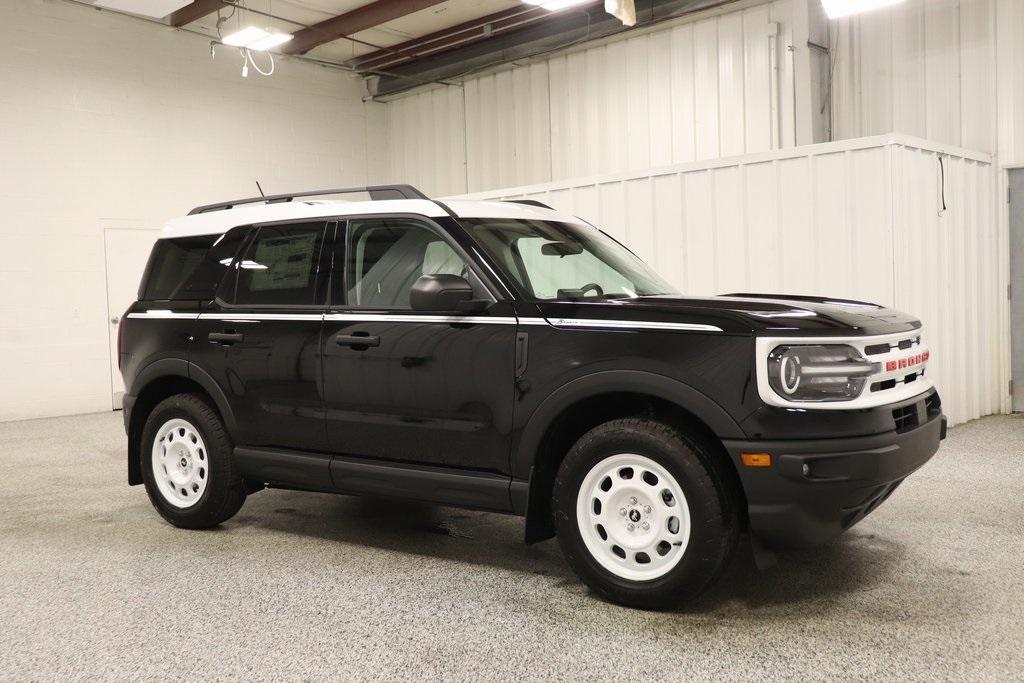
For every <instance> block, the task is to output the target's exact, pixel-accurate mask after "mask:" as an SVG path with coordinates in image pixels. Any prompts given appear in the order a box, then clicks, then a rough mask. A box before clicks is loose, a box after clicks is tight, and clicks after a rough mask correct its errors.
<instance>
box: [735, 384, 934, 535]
mask: <svg viewBox="0 0 1024 683" xmlns="http://www.w3.org/2000/svg"><path fill="white" fill-rule="evenodd" d="M933 397H934V398H933ZM897 411H899V413H897ZM893 412H894V417H896V415H897V414H899V415H901V416H903V415H909V416H910V417H912V418H914V419H912V420H911V419H902V420H901V421H900V422H898V423H897V424H900V425H902V427H901V428H899V429H897V430H894V431H890V432H886V433H884V434H875V435H872V436H863V437H855V438H841V439H814V440H790V441H726V442H725V447H726V450H727V451H728V452H729V455H730V457H732V458H733V461H734V462H735V463H736V467H737V470H738V471H739V474H740V480H741V481H742V483H743V488H744V490H745V492H746V496H747V506H748V512H749V519H750V531H751V534H753V535H754V537H755V538H757V540H759V541H760V542H761V543H763V544H765V545H768V546H773V547H806V546H812V545H817V544H820V543H822V542H824V541H827V540H828V539H830V538H832V537H834V536H836V535H838V534H840V533H842V532H843V531H845V530H846V529H849V528H850V527H851V526H853V525H854V524H856V523H857V522H859V521H860V520H862V519H863V518H864V517H866V516H867V515H868V514H870V513H871V512H872V511H874V510H875V508H877V507H878V506H879V505H881V503H882V502H883V501H884V500H885V499H886V498H888V497H889V496H890V495H891V494H892V492H893V491H894V490H896V487H897V486H899V485H900V484H901V483H902V482H903V480H904V479H905V478H906V477H907V476H908V475H910V474H911V473H912V472H914V471H915V470H916V469H918V468H919V467H921V466H922V465H924V464H925V463H926V462H928V460H929V459H930V458H931V457H932V456H933V455H934V454H935V452H936V451H937V450H938V449H939V442H940V441H941V440H942V439H944V438H945V436H946V418H945V416H944V415H942V411H941V408H940V407H939V402H938V395H937V394H935V393H934V392H931V393H929V394H927V395H926V396H924V397H921V398H920V399H917V400H913V401H907V402H904V403H900V404H894V406H893ZM807 417H808V419H813V417H811V416H810V415H808V416H807ZM741 453H770V454H771V455H772V464H771V466H770V467H764V468H756V467H744V466H743V464H742V462H741V460H740V454H741Z"/></svg>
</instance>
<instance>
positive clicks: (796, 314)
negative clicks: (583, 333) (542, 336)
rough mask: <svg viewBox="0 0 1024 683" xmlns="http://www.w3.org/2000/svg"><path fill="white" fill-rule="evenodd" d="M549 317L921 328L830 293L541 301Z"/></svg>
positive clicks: (749, 327) (751, 327) (884, 330)
mask: <svg viewBox="0 0 1024 683" xmlns="http://www.w3.org/2000/svg"><path fill="white" fill-rule="evenodd" d="M539 308H540V313H541V315H543V316H544V317H547V318H583V319H608V320H623V321H626V320H636V321H647V322H664V323H692V324H703V325H714V326H716V327H719V328H721V329H722V330H723V331H724V332H731V333H744V334H772V335H779V336H786V335H791V334H792V335H802V336H806V335H808V334H811V335H821V336H832V335H836V336H841V335H847V336H848V335H858V336H861V335H863V336H867V335H875V334H893V333H897V332H909V331H913V330H915V329H918V328H919V327H921V323H920V321H918V320H917V319H916V318H914V317H913V316H910V315H907V314H905V313H901V312H899V311H896V310H893V309H891V308H885V307H884V306H879V305H877V304H871V303H866V302H863V301H852V300H849V299H835V298H828V297H812V296H791V295H783V294H728V295H724V296H713V297H706V298H701V297H685V296H679V295H659V296H644V297H637V298H635V299H610V300H601V301H594V302H589V301H574V302H543V303H541V304H539Z"/></svg>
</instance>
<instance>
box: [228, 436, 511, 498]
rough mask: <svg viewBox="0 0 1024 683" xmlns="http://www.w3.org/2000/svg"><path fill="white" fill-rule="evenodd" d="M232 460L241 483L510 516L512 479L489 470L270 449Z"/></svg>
mask: <svg viewBox="0 0 1024 683" xmlns="http://www.w3.org/2000/svg"><path fill="white" fill-rule="evenodd" d="M234 460H235V467H236V468H237V469H238V471H239V473H240V474H241V475H242V476H243V477H244V478H245V479H247V480H250V481H253V482H260V483H265V484H267V485H269V486H271V487H275V488H289V489H301V490H305V491H322V492H326V493H346V494H351V495H357V496H380V497H385V498H406V499H409V500H420V501H424V502H428V503H438V504H440V505H452V506H456V507H466V508H474V509H478V510H489V511H491V512H505V513H512V512H514V510H513V506H512V500H511V494H510V486H511V483H512V480H511V477H508V476H503V475H500V474H493V473H490V472H474V471H467V470H456V469H452V468H448V467H429V466H422V465H409V464H405V463H393V462H385V461H381V460H369V459H366V458H354V457H350V456H341V455H335V456H331V455H328V454H320V453H303V452H296V451H288V450H282V449H272V448H245V447H236V448H235V449H234ZM520 514H522V513H520Z"/></svg>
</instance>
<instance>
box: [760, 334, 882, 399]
mask: <svg viewBox="0 0 1024 683" xmlns="http://www.w3.org/2000/svg"><path fill="white" fill-rule="evenodd" d="M879 370H880V367H879V364H878V363H872V362H870V361H867V360H865V359H864V357H863V356H861V355H860V353H859V352H858V351H857V349H855V348H853V347H852V346H846V345H844V344H820V345H804V346H797V345H794V346H776V347H775V348H774V349H773V350H772V352H771V353H770V354H769V355H768V383H769V384H770V385H771V387H772V389H774V390H775V393H777V394H778V395H779V396H781V397H782V398H784V399H786V400H787V401H850V400H853V399H855V398H857V397H858V396H860V393H861V391H863V390H864V383H865V382H866V381H867V377H868V376H870V375H872V374H874V373H876V372H878V371H879Z"/></svg>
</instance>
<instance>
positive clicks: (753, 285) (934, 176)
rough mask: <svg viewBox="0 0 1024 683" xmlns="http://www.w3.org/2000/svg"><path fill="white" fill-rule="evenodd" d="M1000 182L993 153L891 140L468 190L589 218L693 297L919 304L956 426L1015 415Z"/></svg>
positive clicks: (934, 369) (910, 307)
mask: <svg viewBox="0 0 1024 683" xmlns="http://www.w3.org/2000/svg"><path fill="white" fill-rule="evenodd" d="M940 157H941V159H942V163H943V166H944V170H945V178H946V180H945V200H946V204H947V207H948V208H947V209H946V210H945V211H941V206H942V195H941V185H940V169H939V159H940ZM994 182H995V175H994V173H993V172H992V168H991V158H990V157H989V156H988V155H986V154H983V153H976V152H970V151H966V150H961V149H957V148H951V147H945V146H942V145H936V144H932V143H929V142H926V141H923V140H918V139H915V138H910V137H908V136H902V135H890V136H882V137H874V138H864V139H858V140H848V141H844V142H836V143H827V144H820V145H810V146H806V147H796V148H792V149H789V150H783V151H777V152H769V153H763V154H754V155H746V156H743V157H737V158H731V159H720V160H716V161H712V162H703V163H702V162H692V163H688V164H681V165H674V166H669V167H664V168H660V169H655V170H646V171H643V172H640V173H619V174H614V175H605V176H596V177H589V178H581V179H574V180H567V181H559V182H554V183H548V184H542V185H535V186H529V187H519V188H512V189H505V190H500V191H496V192H484V193H478V194H474V195H473V196H474V197H475V198H492V197H502V198H512V197H517V198H534V199H539V200H541V201H544V202H546V203H548V204H550V205H551V206H554V207H555V208H559V209H562V210H564V211H567V212H571V213H574V214H576V215H579V216H581V217H583V218H586V219H587V220H589V221H592V222H594V223H595V224H597V225H600V226H601V227H603V228H604V229H606V230H608V231H609V232H610V233H612V234H614V235H615V236H616V237H618V238H620V239H622V240H623V241H624V242H625V243H626V244H628V245H629V246H630V247H631V248H632V249H634V250H635V251H637V252H638V253H639V254H640V255H641V256H642V257H643V258H644V259H645V260H647V261H648V262H649V263H651V264H652V265H653V266H654V267H655V268H656V269H657V270H658V271H659V272H661V273H662V274H663V275H664V276H666V277H667V278H668V279H669V280H671V281H672V282H673V283H674V284H676V286H678V287H679V288H680V290H681V291H683V292H686V293H687V294H715V293H726V292H738V291H759V292H786V293H807V294H819V295H821V294H824V295H828V296H837V297H849V298H854V299H864V300H868V301H875V302H879V303H883V304H887V305H891V306H895V307H896V308H899V309H902V310H906V311H909V312H912V313H915V314H917V315H919V316H920V317H921V319H922V321H923V322H924V324H925V326H926V327H927V336H928V340H929V343H930V344H931V345H932V348H933V350H934V360H933V361H932V364H931V368H930V371H931V373H932V375H933V377H934V379H935V381H936V382H937V383H938V384H939V386H940V388H941V390H942V392H943V396H944V402H945V404H946V410H947V414H948V415H949V416H950V418H951V420H952V421H953V422H954V423H959V422H964V421H966V420H969V419H972V418H975V417H980V416H982V415H987V414H990V413H995V412H1002V411H1005V410H1007V409H1008V405H1006V403H1005V401H1006V396H1005V394H1006V391H1005V389H1006V382H1007V380H1008V368H1007V366H1006V364H1005V362H1004V360H1003V359H1004V358H1005V357H1006V353H1007V352H1006V349H1005V346H1006V343H1007V339H1008V332H1007V330H1006V328H1005V325H1006V322H1005V321H1006V318H1005V308H1006V298H1005V289H1001V284H1000V279H999V278H998V277H996V276H994V275H993V274H995V273H1000V272H1001V271H1002V269H1003V266H1002V264H1003V263H1005V253H1002V247H1001V245H1002V244H1003V242H1001V241H1000V240H998V239H996V230H997V227H996V226H997V221H995V220H994V216H993V212H994V205H993V202H992V201H991V200H990V199H991V197H992V196H993V194H994V187H993V184H994ZM1002 286H1005V285H1002Z"/></svg>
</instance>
